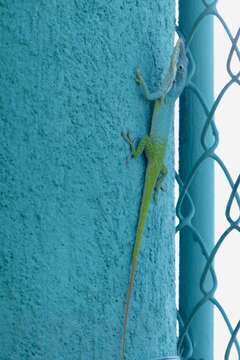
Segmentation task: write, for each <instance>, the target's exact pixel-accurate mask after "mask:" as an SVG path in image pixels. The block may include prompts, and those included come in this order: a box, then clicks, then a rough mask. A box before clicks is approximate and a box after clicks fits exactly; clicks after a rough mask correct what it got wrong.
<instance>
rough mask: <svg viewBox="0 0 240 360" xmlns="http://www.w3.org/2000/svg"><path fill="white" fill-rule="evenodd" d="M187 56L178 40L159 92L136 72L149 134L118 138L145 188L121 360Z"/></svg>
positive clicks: (182, 86)
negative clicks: (140, 170) (137, 165)
mask: <svg viewBox="0 0 240 360" xmlns="http://www.w3.org/2000/svg"><path fill="white" fill-rule="evenodd" d="M187 64H188V61H187V56H186V52H185V46H184V42H183V40H182V39H179V40H178V42H177V44H176V46H175V48H174V51H173V54H172V57H171V63H170V66H169V70H168V73H167V76H166V78H165V79H164V82H163V85H162V87H161V91H158V92H156V93H150V92H149V90H148V87H147V85H146V83H145V81H144V79H143V77H142V75H141V72H140V69H139V68H137V70H136V81H137V83H138V84H139V85H140V87H141V89H142V91H143V93H144V95H145V97H146V98H147V99H148V100H152V101H155V104H154V111H153V117H152V125H151V131H150V134H149V135H147V136H145V137H143V138H142V139H141V140H140V142H139V144H138V146H137V147H136V148H135V146H134V142H133V140H132V138H131V136H130V134H129V133H128V134H127V135H125V134H122V135H123V137H124V139H125V140H126V141H127V142H128V144H129V145H130V150H131V157H133V158H134V159H137V158H138V157H139V156H140V155H141V154H142V153H143V152H144V153H145V155H146V158H147V169H146V174H145V185H144V191H143V196H142V202H141V207H140V212H139V217H138V224H137V231H136V236H135V243H134V248H133V253H132V261H131V271H130V278H129V286H128V292H127V301H126V305H125V313H124V324H123V335H122V344H121V360H124V354H125V343H126V334H127V324H128V313H129V306H130V301H131V296H132V291H133V286H134V277H135V272H136V268H137V260H138V255H139V252H140V248H141V241H142V237H143V232H144V227H145V224H146V220H147V215H148V211H149V207H150V203H151V200H152V197H153V193H154V190H156V193H157V192H158V191H159V190H160V189H162V188H161V186H162V182H163V180H164V178H165V176H166V175H167V168H166V166H165V154H166V147H167V139H168V132H169V122H170V119H171V115H172V112H173V110H174V103H175V101H176V99H177V98H178V97H179V95H180V93H181V92H182V90H183V88H184V86H185V82H186V78H187Z"/></svg>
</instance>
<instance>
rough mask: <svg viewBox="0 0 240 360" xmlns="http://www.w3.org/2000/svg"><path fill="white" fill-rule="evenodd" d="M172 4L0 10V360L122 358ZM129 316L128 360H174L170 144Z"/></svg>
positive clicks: (23, 4) (74, 2)
mask: <svg viewBox="0 0 240 360" xmlns="http://www.w3.org/2000/svg"><path fill="white" fill-rule="evenodd" d="M173 31H174V1H173V0H161V1H159V0H152V1H149V2H139V1H135V0H116V1H89V0H87V1H82V0H69V1H63V0H51V1H48V0H41V1H29V0H23V1H19V0H11V1H8V0H1V1H0V45H1V51H0V82H1V87H0V137H1V139H0V159H1V165H0V189H1V190H0V272H1V276H0V281H1V283H0V349H1V351H0V360H20V359H21V360H25V359H34V360H35V359H44V360H75V359H78V360H79V359H80V360H95V359H104V360H112V359H119V355H118V354H119V349H120V337H121V331H122V321H123V311H124V301H125V295H126V289H127V285H128V274H129V266H130V256H131V250H132V245H133V239H134V231H135V226H136V221H137V212H138V208H139V202H140V197H141V190H142V186H143V179H144V164H145V163H144V160H143V159H141V160H138V161H135V162H134V161H132V162H131V163H129V164H128V166H126V161H125V159H126V156H127V154H128V147H127V145H126V144H125V143H124V142H123V140H122V138H121V136H120V133H121V131H122V130H127V129H128V128H129V129H132V132H133V134H134V135H135V136H141V135H143V134H144V133H145V132H146V131H147V129H148V126H149V121H150V114H151V106H150V104H148V103H147V102H146V101H145V100H144V99H143V98H142V97H141V95H140V94H139V90H138V88H137V86H136V84H135V82H134V77H133V73H134V68H135V66H136V64H140V65H141V67H142V69H143V72H144V74H145V76H146V78H147V79H149V82H150V85H151V86H152V88H155V87H156V85H157V84H158V82H159V80H160V79H161V78H162V76H163V74H164V71H165V70H166V67H167V65H168V61H169V56H170V54H171V51H172V44H173ZM170 144H171V146H170V148H169V149H170V151H169V153H168V164H169V168H170V171H169V176H168V179H167V181H166V184H165V188H166V192H164V193H162V194H161V195H160V201H159V204H158V206H154V205H153V206H152V208H151V218H150V219H149V221H148V224H147V227H146V233H145V237H144V241H143V246H142V252H141V256H140V261H139V268H138V272H137V276H136V291H135V292H134V296H133V302H132V306H131V309H130V319H129V333H128V342H127V353H128V356H127V359H129V360H136V359H138V360H151V359H153V358H155V357H157V356H160V355H163V354H174V353H175V347H176V339H175V299H174V294H175V284H174V204H173V178H174V174H173V156H172V153H173V140H172V139H171V140H170Z"/></svg>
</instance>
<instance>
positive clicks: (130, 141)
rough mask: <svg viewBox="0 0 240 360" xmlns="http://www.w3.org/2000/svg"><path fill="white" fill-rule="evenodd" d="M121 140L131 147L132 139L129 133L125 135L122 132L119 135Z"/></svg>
mask: <svg viewBox="0 0 240 360" xmlns="http://www.w3.org/2000/svg"><path fill="white" fill-rule="evenodd" d="M121 135H122V137H123V139H124V140H125V141H126V142H127V143H128V144H129V145H133V138H132V136H131V134H130V131H128V132H127V133H126V134H125V133H124V132H122V133H121Z"/></svg>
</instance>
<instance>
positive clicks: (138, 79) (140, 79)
mask: <svg viewBox="0 0 240 360" xmlns="http://www.w3.org/2000/svg"><path fill="white" fill-rule="evenodd" d="M135 81H136V83H138V84H139V85H142V84H143V83H144V80H143V77H142V74H141V70H140V67H139V66H137V67H136V73H135Z"/></svg>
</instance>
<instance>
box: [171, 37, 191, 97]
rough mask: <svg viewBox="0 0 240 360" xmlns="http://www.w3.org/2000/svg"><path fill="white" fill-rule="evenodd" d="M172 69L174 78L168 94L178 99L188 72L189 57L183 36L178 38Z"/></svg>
mask: <svg viewBox="0 0 240 360" xmlns="http://www.w3.org/2000/svg"><path fill="white" fill-rule="evenodd" d="M170 69H171V73H172V74H173V75H172V76H173V79H172V84H171V87H170V88H169V90H168V92H167V96H168V97H170V98H173V99H177V98H178V97H179V96H180V95H181V92H182V91H183V89H184V87H185V84H186V80H187V74H188V58H187V54H186V49H185V44H184V41H183V39H181V38H179V39H178V41H177V43H176V45H175V48H174V50H173V54H172V57H171V64H170Z"/></svg>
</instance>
